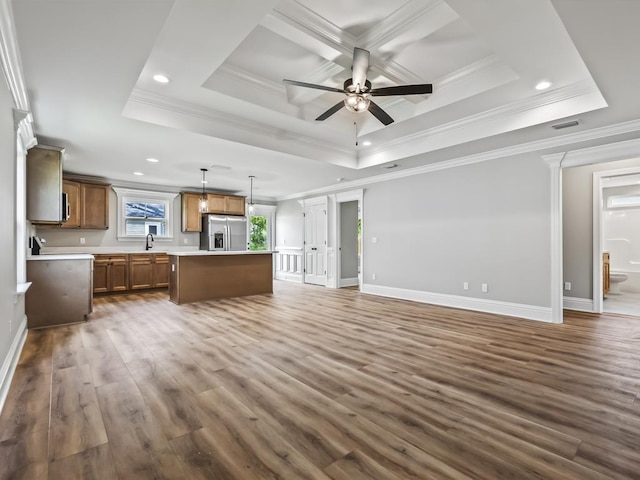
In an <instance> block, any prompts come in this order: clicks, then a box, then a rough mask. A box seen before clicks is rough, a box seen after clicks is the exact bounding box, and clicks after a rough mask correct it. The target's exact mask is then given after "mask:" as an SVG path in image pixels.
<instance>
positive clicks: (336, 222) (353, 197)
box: [330, 189, 364, 290]
mask: <svg viewBox="0 0 640 480" xmlns="http://www.w3.org/2000/svg"><path fill="white" fill-rule="evenodd" d="M330 197H331V198H332V200H333V203H334V204H335V214H334V215H333V222H332V224H333V231H334V238H333V239H332V240H333V245H335V250H336V255H334V262H333V271H334V272H335V276H334V278H333V282H332V285H331V287H333V288H340V278H341V277H342V274H341V271H340V257H341V250H340V204H341V203H346V202H355V201H357V202H358V220H360V222H361V225H362V231H361V232H360V233H361V239H360V265H359V268H360V269H359V272H358V288H359V289H360V290H362V279H363V274H362V273H363V272H364V241H363V239H364V222H363V221H362V219H363V216H364V189H358V190H350V191H348V192H340V193H335V194H333V195H330Z"/></svg>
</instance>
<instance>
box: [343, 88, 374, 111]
mask: <svg viewBox="0 0 640 480" xmlns="http://www.w3.org/2000/svg"><path fill="white" fill-rule="evenodd" d="M370 103H371V100H369V96H368V95H363V94H361V93H351V94H349V95H347V98H345V99H344V106H345V107H347V110H349V111H350V112H354V113H360V112H366V111H367V110H368V109H369V104H370Z"/></svg>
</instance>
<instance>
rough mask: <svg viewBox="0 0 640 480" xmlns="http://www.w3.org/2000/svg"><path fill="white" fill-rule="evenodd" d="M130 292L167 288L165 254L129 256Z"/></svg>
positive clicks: (167, 266)
mask: <svg viewBox="0 0 640 480" xmlns="http://www.w3.org/2000/svg"><path fill="white" fill-rule="evenodd" d="M129 279H130V288H131V290H140V289H145V288H160V287H168V286H169V255H167V254H166V253H147V254H144V253H143V254H133V253H132V254H129Z"/></svg>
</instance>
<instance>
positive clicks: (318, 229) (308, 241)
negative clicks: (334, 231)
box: [304, 202, 327, 286]
mask: <svg viewBox="0 0 640 480" xmlns="http://www.w3.org/2000/svg"><path fill="white" fill-rule="evenodd" d="M304 281H305V283H313V284H314V285H323V286H326V285H327V204H326V202H325V203H323V204H317V205H308V206H305V208H304Z"/></svg>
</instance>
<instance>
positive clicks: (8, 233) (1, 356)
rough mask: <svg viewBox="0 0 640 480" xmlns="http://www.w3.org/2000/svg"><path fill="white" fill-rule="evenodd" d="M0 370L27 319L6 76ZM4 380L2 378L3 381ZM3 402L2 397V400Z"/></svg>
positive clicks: (1, 120) (0, 188)
mask: <svg viewBox="0 0 640 480" xmlns="http://www.w3.org/2000/svg"><path fill="white" fill-rule="evenodd" d="M0 169H1V170H2V174H1V175H0V225H2V233H0V371H2V367H3V366H6V364H7V362H8V361H9V357H8V354H9V349H10V347H11V344H12V343H13V341H14V340H15V339H16V335H18V330H17V328H18V326H19V325H20V322H21V321H22V319H23V318H24V297H21V298H20V299H19V300H18V303H16V304H15V305H14V303H13V298H14V293H15V291H16V283H17V273H16V271H17V268H16V253H17V248H18V247H17V245H16V187H15V184H16V135H15V131H14V126H13V100H12V98H11V95H10V93H9V89H8V86H7V83H6V82H5V77H4V75H2V76H1V77H0ZM3 380H5V379H4V378H1V377H0V385H1V382H3ZM0 401H1V399H0Z"/></svg>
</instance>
